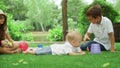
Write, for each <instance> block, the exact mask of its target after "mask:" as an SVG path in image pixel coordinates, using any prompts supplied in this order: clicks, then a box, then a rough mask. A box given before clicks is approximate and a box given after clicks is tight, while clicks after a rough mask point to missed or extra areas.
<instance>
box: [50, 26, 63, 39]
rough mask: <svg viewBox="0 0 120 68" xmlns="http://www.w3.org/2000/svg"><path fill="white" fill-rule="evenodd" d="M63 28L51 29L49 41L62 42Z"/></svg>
mask: <svg viewBox="0 0 120 68" xmlns="http://www.w3.org/2000/svg"><path fill="white" fill-rule="evenodd" d="M62 36H63V34H62V27H61V26H57V27H56V28H53V29H50V30H49V34H48V40H49V41H62Z"/></svg>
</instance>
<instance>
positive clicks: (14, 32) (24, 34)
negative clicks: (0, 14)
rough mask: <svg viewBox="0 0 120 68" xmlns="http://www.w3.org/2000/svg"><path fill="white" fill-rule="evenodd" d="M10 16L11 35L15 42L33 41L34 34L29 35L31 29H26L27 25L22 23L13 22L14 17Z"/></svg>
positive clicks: (9, 27)
mask: <svg viewBox="0 0 120 68" xmlns="http://www.w3.org/2000/svg"><path fill="white" fill-rule="evenodd" d="M7 16H8V29H9V33H10V35H11V37H12V39H13V40H15V41H19V40H27V41H31V40H33V37H32V34H30V33H29V31H28V30H29V28H28V27H26V25H25V23H21V22H20V21H14V20H12V15H7Z"/></svg>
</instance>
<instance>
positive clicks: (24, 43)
mask: <svg viewBox="0 0 120 68" xmlns="http://www.w3.org/2000/svg"><path fill="white" fill-rule="evenodd" d="M19 48H21V49H22V51H26V50H27V49H28V43H27V42H20V43H19Z"/></svg>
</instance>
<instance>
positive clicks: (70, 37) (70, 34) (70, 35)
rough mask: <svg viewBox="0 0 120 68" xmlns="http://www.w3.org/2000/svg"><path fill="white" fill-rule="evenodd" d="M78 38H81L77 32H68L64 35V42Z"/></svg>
mask: <svg viewBox="0 0 120 68" xmlns="http://www.w3.org/2000/svg"><path fill="white" fill-rule="evenodd" d="M78 36H80V38H82V36H81V34H80V33H79V32H78V31H70V32H68V34H67V35H66V41H69V42H70V41H72V40H76V38H77V37H78Z"/></svg>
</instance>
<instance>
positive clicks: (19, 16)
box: [4, 0, 27, 20]
mask: <svg viewBox="0 0 120 68" xmlns="http://www.w3.org/2000/svg"><path fill="white" fill-rule="evenodd" d="M4 4H5V5H6V6H7V9H6V12H7V13H9V14H12V15H13V19H14V20H25V19H26V16H25V14H26V12H27V8H26V7H25V5H24V3H23V0H4Z"/></svg>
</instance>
